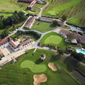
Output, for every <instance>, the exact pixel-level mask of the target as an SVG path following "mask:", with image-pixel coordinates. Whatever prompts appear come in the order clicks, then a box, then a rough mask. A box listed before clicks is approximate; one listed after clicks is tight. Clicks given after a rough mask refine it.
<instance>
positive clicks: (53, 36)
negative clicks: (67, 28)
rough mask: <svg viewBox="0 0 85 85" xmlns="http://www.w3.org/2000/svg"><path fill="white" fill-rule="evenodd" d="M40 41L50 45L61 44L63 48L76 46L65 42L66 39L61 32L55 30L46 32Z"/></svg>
mask: <svg viewBox="0 0 85 85" xmlns="http://www.w3.org/2000/svg"><path fill="white" fill-rule="evenodd" d="M40 43H41V44H44V45H48V44H49V45H54V46H59V47H61V48H63V49H66V47H69V46H76V45H71V44H68V43H67V42H65V39H64V38H63V37H62V36H60V35H59V34H57V33H55V32H50V33H48V34H46V35H45V36H44V37H43V38H42V39H41V41H40Z"/></svg>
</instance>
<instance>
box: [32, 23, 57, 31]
mask: <svg viewBox="0 0 85 85" xmlns="http://www.w3.org/2000/svg"><path fill="white" fill-rule="evenodd" d="M55 28H57V26H53V25H52V23H47V22H41V21H36V22H35V23H34V25H33V27H32V29H33V30H38V31H41V32H47V31H50V30H53V29H55Z"/></svg>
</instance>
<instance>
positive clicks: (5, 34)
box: [1, 29, 9, 38]
mask: <svg viewBox="0 0 85 85" xmlns="http://www.w3.org/2000/svg"><path fill="white" fill-rule="evenodd" d="M8 34H9V31H8V30H7V29H5V30H4V31H3V32H2V34H1V37H2V38H4V37H6V36H8Z"/></svg>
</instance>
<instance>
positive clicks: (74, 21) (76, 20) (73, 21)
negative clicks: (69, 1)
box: [68, 17, 79, 25]
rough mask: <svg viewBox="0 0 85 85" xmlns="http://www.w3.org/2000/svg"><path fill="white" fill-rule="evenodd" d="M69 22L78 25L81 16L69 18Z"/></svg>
mask: <svg viewBox="0 0 85 85" xmlns="http://www.w3.org/2000/svg"><path fill="white" fill-rule="evenodd" d="M68 22H69V23H71V24H74V25H77V24H79V18H76V17H75V18H72V19H70V20H68Z"/></svg>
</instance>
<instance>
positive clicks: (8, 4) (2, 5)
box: [0, 0, 29, 12]
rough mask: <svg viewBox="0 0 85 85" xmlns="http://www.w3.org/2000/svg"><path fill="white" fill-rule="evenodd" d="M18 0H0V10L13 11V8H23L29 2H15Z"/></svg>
mask: <svg viewBox="0 0 85 85" xmlns="http://www.w3.org/2000/svg"><path fill="white" fill-rule="evenodd" d="M17 1H18V0H11V1H10V0H0V11H3V12H13V11H15V10H24V9H26V8H27V6H28V5H29V3H21V2H17Z"/></svg>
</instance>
